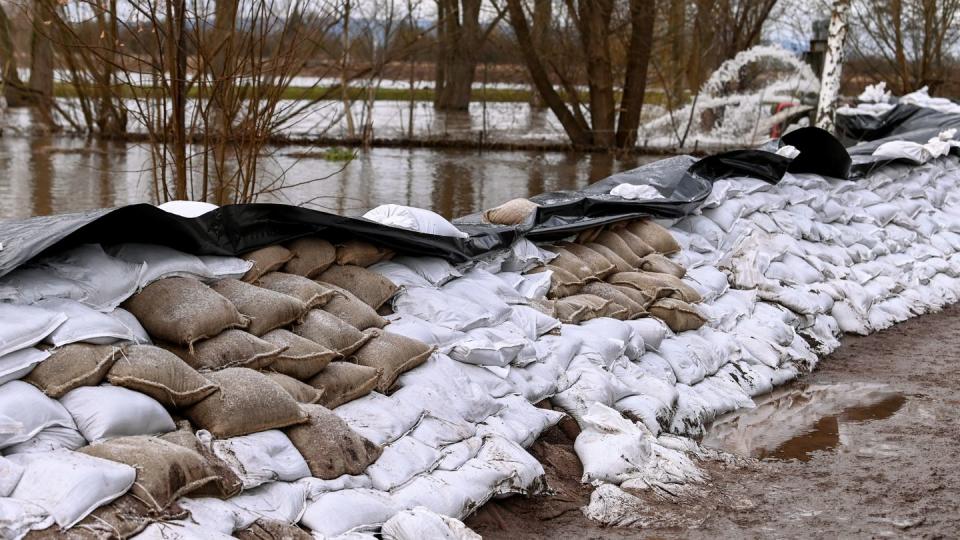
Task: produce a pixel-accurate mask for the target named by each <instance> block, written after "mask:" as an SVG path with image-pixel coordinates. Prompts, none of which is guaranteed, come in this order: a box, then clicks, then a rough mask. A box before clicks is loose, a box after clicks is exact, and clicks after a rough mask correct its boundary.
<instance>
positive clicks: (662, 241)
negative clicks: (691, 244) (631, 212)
mask: <svg viewBox="0 0 960 540" xmlns="http://www.w3.org/2000/svg"><path fill="white" fill-rule="evenodd" d="M626 229H627V230H628V231H630V233H632V234H634V235H636V236H637V237H638V238H640V240H643V242H644V243H646V244H647V245H648V246H650V247H652V248H653V249H654V250H656V252H657V253H662V254H664V255H669V254H671V253H676V252H678V251H680V244H678V243H677V241H676V239H674V237H673V235H672V234H670V231H668V230H666V229H664V228H663V227H661V226H660V225H658V224H657V223H656V222H654V221H653V220H651V219H638V220H636V221H631V222H630V223H628V224H627V227H626Z"/></svg>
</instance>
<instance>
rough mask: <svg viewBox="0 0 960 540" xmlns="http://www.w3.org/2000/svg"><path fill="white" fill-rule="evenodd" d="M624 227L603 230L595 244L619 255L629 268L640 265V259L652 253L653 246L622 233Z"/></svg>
mask: <svg viewBox="0 0 960 540" xmlns="http://www.w3.org/2000/svg"><path fill="white" fill-rule="evenodd" d="M624 232H625V229H618V230H609V231H603V232H602V233H600V235H599V236H598V237H597V241H596V243H597V244H600V245H602V246H605V247H606V248H607V249H609V250H610V251H612V252H614V253H616V254H617V255H619V256H620V258H622V259H623V260H624V261H626V263H627V264H628V265H630V267H631V268H633V269H635V268H637V267H639V266H640V260H641V258H643V257H644V256H646V255H649V254H651V253H653V248H652V247H650V246H648V245H646V244H645V243H643V241H642V240H640V239H639V238H636V237H632V238H629V239H630V242H628V241H627V240H628V238H627V235H625V234H623V233H624Z"/></svg>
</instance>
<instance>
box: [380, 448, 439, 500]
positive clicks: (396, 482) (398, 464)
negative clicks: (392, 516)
mask: <svg viewBox="0 0 960 540" xmlns="http://www.w3.org/2000/svg"><path fill="white" fill-rule="evenodd" d="M441 457H442V456H441V454H440V451H439V450H437V449H436V448H434V447H432V446H430V445H428V444H427V443H424V442H421V441H420V440H418V439H416V438H414V437H409V436H407V437H403V438H401V439H400V440H398V441H396V442H394V443H393V444H390V445H389V446H386V447H385V448H384V449H383V454H382V455H381V456H380V458H379V459H377V461H375V462H374V463H373V464H371V465H370V466H369V467H367V470H366V471H364V474H366V475H367V476H368V477H369V478H370V482H371V484H372V485H373V488H374V489H377V490H380V491H390V490H392V489H394V488H396V487H399V486H402V485H403V484H405V483H407V482H409V481H410V480H412V479H413V477H414V476H417V475H419V474H423V473H425V472H429V471H431V470H433V468H434V467H435V466H436V464H437V463H438V462H439V461H440V458H441Z"/></svg>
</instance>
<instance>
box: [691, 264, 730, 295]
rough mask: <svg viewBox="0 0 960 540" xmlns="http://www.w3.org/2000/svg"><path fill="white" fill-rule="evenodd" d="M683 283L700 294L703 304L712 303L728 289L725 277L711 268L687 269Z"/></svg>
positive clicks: (728, 285)
mask: <svg viewBox="0 0 960 540" xmlns="http://www.w3.org/2000/svg"><path fill="white" fill-rule="evenodd" d="M684 281H685V282H686V283H689V284H690V285H691V286H692V287H693V288H694V289H696V291H697V292H698V293H700V296H702V297H703V301H704V302H711V301H713V300H714V299H715V298H718V297H720V296H721V295H723V294H724V293H725V292H727V290H728V289H729V288H730V284H729V283H728V282H727V275H726V274H725V273H723V272H721V271H720V270H718V269H716V268H715V267H713V266H700V267H698V268H690V269H688V270H687V274H686V276H684Z"/></svg>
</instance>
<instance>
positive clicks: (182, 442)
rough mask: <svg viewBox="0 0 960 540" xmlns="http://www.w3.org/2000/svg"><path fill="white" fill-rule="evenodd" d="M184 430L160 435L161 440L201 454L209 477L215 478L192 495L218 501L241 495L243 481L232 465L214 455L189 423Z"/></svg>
mask: <svg viewBox="0 0 960 540" xmlns="http://www.w3.org/2000/svg"><path fill="white" fill-rule="evenodd" d="M183 423H184V424H187V425H186V426H184V427H183V428H182V429H178V430H177V431H171V432H170V433H164V434H163V435H160V438H161V439H163V440H165V441H167V442H171V443H173V444H176V445H179V446H183V447H184V448H188V449H190V450H193V451H194V452H196V453H198V454H200V457H202V458H203V466H204V468H205V469H206V471H207V473H206V474H207V475H208V476H213V477H214V480H212V481H211V482H209V483H207V484H205V485H203V486H201V487H199V488H197V490H196V491H194V492H193V493H191V496H193V497H216V498H218V499H228V498H230V497H233V496H234V495H237V494H239V493H240V491H242V490H243V479H242V478H240V476H239V475H237V473H236V472H235V471H234V470H233V469H232V468H231V467H230V465H229V464H228V463H227V462H226V461H224V460H223V459H221V458H220V457H219V456H217V454H215V453H214V451H213V449H212V448H210V447H208V446H206V445H204V444H203V443H202V442H201V441H200V439H199V438H197V436H196V435H195V434H194V433H193V430H192V429H191V428H190V426H189V423H188V422H186V421H185V420H184V421H183Z"/></svg>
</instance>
